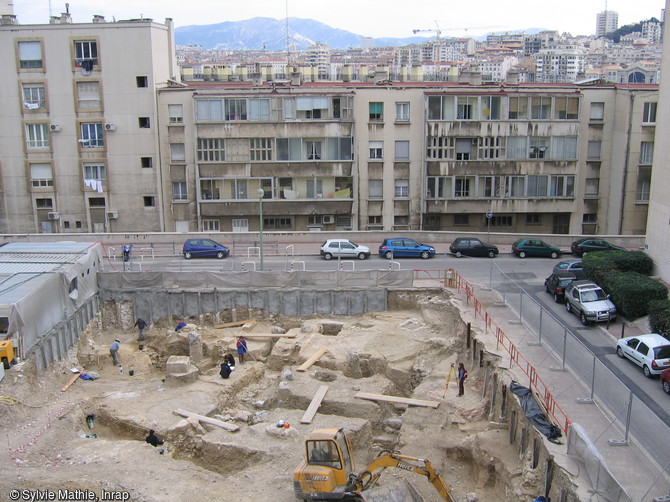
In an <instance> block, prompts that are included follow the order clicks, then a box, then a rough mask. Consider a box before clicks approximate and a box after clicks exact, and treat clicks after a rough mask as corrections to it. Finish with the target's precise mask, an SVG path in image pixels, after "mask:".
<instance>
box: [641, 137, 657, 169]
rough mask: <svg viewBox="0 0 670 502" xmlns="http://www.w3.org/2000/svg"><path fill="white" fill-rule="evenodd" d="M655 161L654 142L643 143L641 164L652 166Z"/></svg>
mask: <svg viewBox="0 0 670 502" xmlns="http://www.w3.org/2000/svg"><path fill="white" fill-rule="evenodd" d="M653 160H654V142H653V141H643V142H641V143H640V164H651V163H652V162H653Z"/></svg>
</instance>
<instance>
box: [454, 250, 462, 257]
mask: <svg viewBox="0 0 670 502" xmlns="http://www.w3.org/2000/svg"><path fill="white" fill-rule="evenodd" d="M454 254H455V255H456V258H460V257H462V256H463V253H461V252H460V251H456V253H454Z"/></svg>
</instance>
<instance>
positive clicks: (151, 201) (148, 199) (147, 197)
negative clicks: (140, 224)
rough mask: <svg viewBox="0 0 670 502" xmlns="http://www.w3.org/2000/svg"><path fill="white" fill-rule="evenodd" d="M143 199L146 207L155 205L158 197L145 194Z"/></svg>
mask: <svg viewBox="0 0 670 502" xmlns="http://www.w3.org/2000/svg"><path fill="white" fill-rule="evenodd" d="M142 200H143V201H144V207H154V206H155V205H156V199H155V198H154V196H153V195H145V196H144V197H142Z"/></svg>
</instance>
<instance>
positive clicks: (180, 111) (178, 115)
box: [168, 105, 184, 124]
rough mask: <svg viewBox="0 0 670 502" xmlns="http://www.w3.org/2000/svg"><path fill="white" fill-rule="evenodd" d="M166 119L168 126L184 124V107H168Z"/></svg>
mask: <svg viewBox="0 0 670 502" xmlns="http://www.w3.org/2000/svg"><path fill="white" fill-rule="evenodd" d="M168 117H169V122H170V124H182V123H183V122H184V106H183V105H168Z"/></svg>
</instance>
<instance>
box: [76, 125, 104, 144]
mask: <svg viewBox="0 0 670 502" xmlns="http://www.w3.org/2000/svg"><path fill="white" fill-rule="evenodd" d="M79 129H80V132H81V138H80V139H79V143H81V146H82V148H100V147H102V146H104V140H103V136H102V124H101V123H89V122H85V123H83V124H80V126H79Z"/></svg>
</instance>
